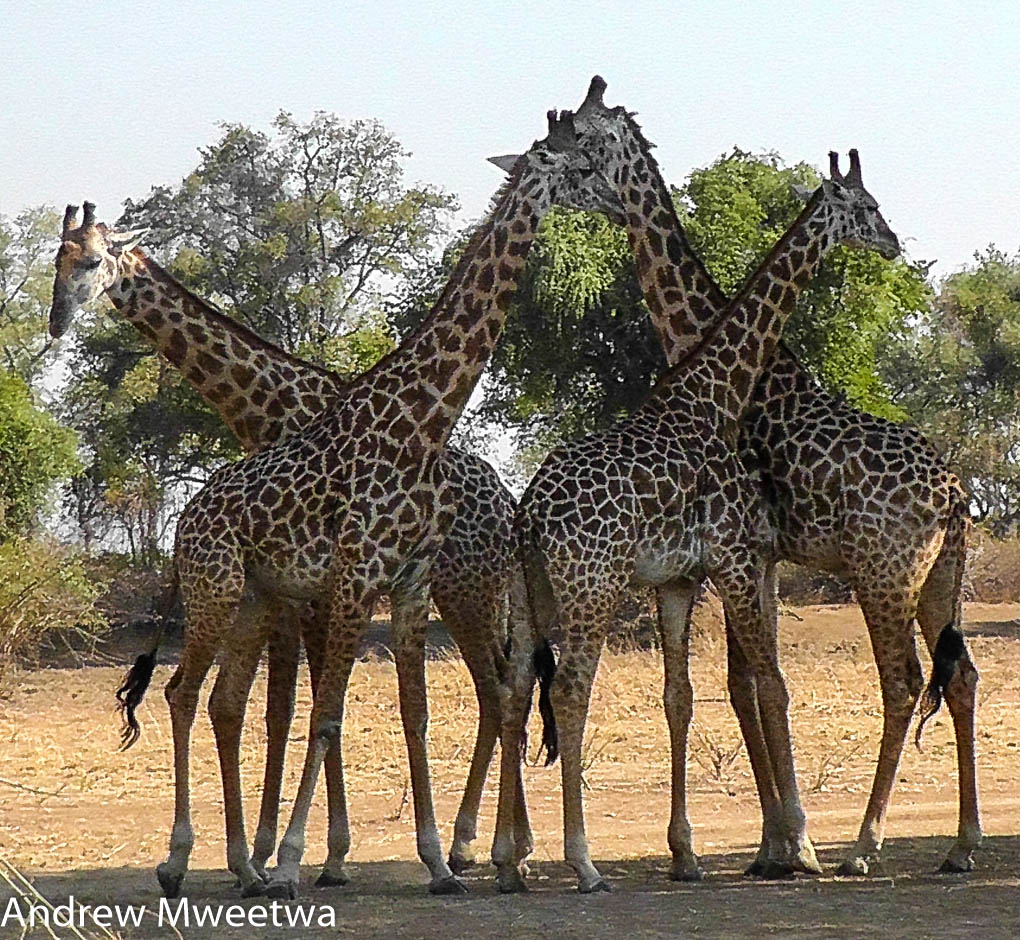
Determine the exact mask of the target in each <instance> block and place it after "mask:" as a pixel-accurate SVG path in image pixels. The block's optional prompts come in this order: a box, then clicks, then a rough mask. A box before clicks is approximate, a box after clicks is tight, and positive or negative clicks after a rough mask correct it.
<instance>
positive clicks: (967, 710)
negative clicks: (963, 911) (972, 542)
mask: <svg viewBox="0 0 1020 940" xmlns="http://www.w3.org/2000/svg"><path fill="white" fill-rule="evenodd" d="M966 553H967V537H966V520H963V519H960V520H954V522H952V523H951V524H950V527H949V530H948V531H947V533H946V539H945V542H944V543H943V545H942V550H941V551H940V552H939V555H938V557H937V558H936V560H935V564H934V565H933V566H932V569H931V571H930V572H929V574H928V578H927V579H926V581H925V583H924V586H923V587H922V588H921V595H920V598H919V600H918V605H917V622H918V626H919V627H920V628H921V633H922V634H923V636H924V639H925V642H926V643H927V644H928V649H929V651H932V652H934V650H935V648H936V646H937V644H938V640H939V637H940V636H941V635H942V634H943V632H944V631H945V629H946V628H947V625H951V628H953V629H958V628H959V627H960V626H961V625H962V596H961V595H962V591H961V583H962V579H963V567H964V564H965V563H966ZM977 684H978V671H977V669H976V667H975V666H974V663H973V661H972V660H971V657H970V653H969V651H968V650H967V649H966V646H965V645H964V647H963V655H962V657H961V658H960V659H959V660H958V662H957V664H956V670H955V672H954V674H953V676H952V679H951V680H950V681H949V684H948V687H947V688H946V691H945V698H946V704H947V705H948V706H949V714H950V716H951V717H952V719H953V731H954V733H955V736H956V764H957V773H958V778H959V799H960V810H959V824H958V831H957V837H956V842H955V843H954V844H953V847H952V848H951V849H950V851H949V854H948V856H947V857H946V859H945V860H944V861H943V863H942V865H941V867H940V868H939V871H942V872H966V871H972V870H973V868H974V851H975V849H977V848H978V846H979V845H980V844H981V837H982V833H981V817H980V812H979V809H978V795H977V749H976V745H975V715H976V711H977Z"/></svg>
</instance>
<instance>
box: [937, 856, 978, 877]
mask: <svg viewBox="0 0 1020 940" xmlns="http://www.w3.org/2000/svg"><path fill="white" fill-rule="evenodd" d="M973 870H974V856H973V855H968V856H967V857H966V858H964V860H963V861H962V862H958V861H956V860H955V859H954V858H953V857H952V856H950V857H949V858H947V859H946V860H945V861H944V862H943V863H942V864H941V865H939V867H938V869H937V872H938V874H940V875H963V874H966V873H967V872H969V871H973Z"/></svg>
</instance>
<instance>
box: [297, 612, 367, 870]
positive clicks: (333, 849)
mask: <svg viewBox="0 0 1020 940" xmlns="http://www.w3.org/2000/svg"><path fill="white" fill-rule="evenodd" d="M301 635H302V637H303V638H304V642H305V651H306V653H307V654H308V672H309V675H310V677H311V682H312V697H313V699H314V697H315V695H316V690H317V689H318V687H319V680H320V678H321V677H322V667H323V661H324V659H325V656H326V624H325V622H324V621H323V620H322V618H321V616H319V615H318V614H317V613H316V611H315V610H309V611H307V612H306V616H304V617H303V618H302V620H301ZM356 654H357V649H356V648H351V649H349V650H347V651H345V652H344V658H343V660H342V661H341V662H340V663H339V664H338V666H337V669H338V674H339V675H340V676H342V677H343V683H344V685H345V687H346V684H347V682H348V681H349V679H350V675H351V671H352V670H353V669H354V657H355V655H356ZM324 767H325V775H326V807H327V818H328V824H327V829H326V861H325V862H324V863H323V866H322V870H321V871H320V872H319V876H318V878H316V879H315V886H316V887H317V888H334V887H343V886H344V885H345V884H347V882H348V881H350V876H349V875H348V874H347V869H346V867H345V865H346V862H347V853H348V852H349V851H350V850H351V823H350V817H349V815H348V812H347V788H346V786H345V784H344V764H343V754H342V751H341V742H340V740H339V738H337V739H335V740H334V739H332V738H331V739H330V741H329V744H328V747H327V750H326V756H325V758H324Z"/></svg>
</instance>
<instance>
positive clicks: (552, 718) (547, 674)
mask: <svg viewBox="0 0 1020 940" xmlns="http://www.w3.org/2000/svg"><path fill="white" fill-rule="evenodd" d="M532 661H533V662H534V664H535V674H536V675H537V676H538V713H539V714H540V715H541V716H542V747H541V748H539V754H541V753H542V749H543V748H544V749H545V766H546V767H548V766H549V765H550V764H555V763H556V758H557V757H559V756H560V742H559V736H558V735H557V733H556V715H555V713H554V712H553V707H552V699H551V698H550V696H549V690H550V689H551V688H552V681H553V677H554V676H555V675H556V657H555V656H554V655H553V651H552V647H551V646H550V645H549V641H548V640H542V642H541V643H540V644H539V645H538V646H536V647H535V653H534V658H533V660H532Z"/></svg>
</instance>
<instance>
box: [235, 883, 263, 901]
mask: <svg viewBox="0 0 1020 940" xmlns="http://www.w3.org/2000/svg"><path fill="white" fill-rule="evenodd" d="M265 893H266V883H265V882H264V881H262V880H256V881H252V882H251V883H250V884H247V885H245V886H244V887H243V888H242V889H241V897H242V898H260V897H262V896H263V895H264V894H265Z"/></svg>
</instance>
